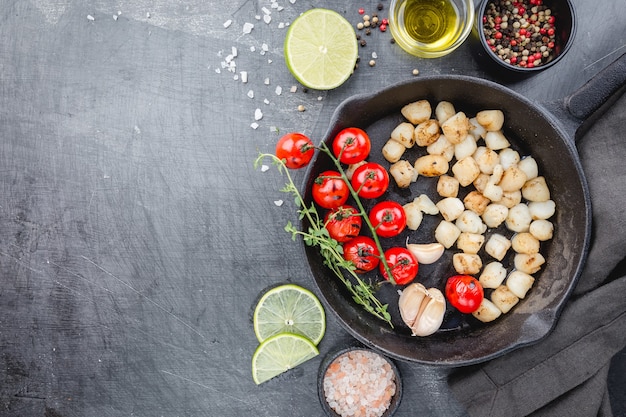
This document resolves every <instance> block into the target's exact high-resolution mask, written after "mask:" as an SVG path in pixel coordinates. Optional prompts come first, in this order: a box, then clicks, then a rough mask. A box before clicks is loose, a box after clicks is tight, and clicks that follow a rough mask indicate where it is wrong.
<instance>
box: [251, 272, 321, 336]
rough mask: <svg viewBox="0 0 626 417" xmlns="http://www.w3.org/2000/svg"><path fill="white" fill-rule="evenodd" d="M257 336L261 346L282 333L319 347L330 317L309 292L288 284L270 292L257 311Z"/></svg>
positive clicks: (256, 308)
mask: <svg viewBox="0 0 626 417" xmlns="http://www.w3.org/2000/svg"><path fill="white" fill-rule="evenodd" d="M253 323H254V333H255V334H256V337H257V339H258V340H259V342H263V341H264V340H265V339H267V338H268V337H270V336H273V335H276V334H279V333H294V334H299V335H301V336H304V337H306V338H308V339H309V340H310V341H311V342H313V344H315V345H317V344H318V343H319V342H320V341H321V340H322V337H323V336H324V332H325V331H326V315H325V314H324V308H323V307H322V304H321V303H320V301H319V300H318V299H317V297H316V296H315V295H314V294H313V293H312V292H311V291H309V290H307V289H305V288H302V287H300V286H298V285H294V284H285V285H280V286H278V287H274V288H272V289H271V290H269V291H267V292H266V293H265V294H263V296H262V297H261V299H260V300H259V302H258V303H257V305H256V307H255V309H254V317H253Z"/></svg>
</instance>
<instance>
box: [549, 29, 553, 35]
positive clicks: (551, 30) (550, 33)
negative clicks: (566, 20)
mask: <svg viewBox="0 0 626 417" xmlns="http://www.w3.org/2000/svg"><path fill="white" fill-rule="evenodd" d="M548 36H554V29H553V28H550V29H548Z"/></svg>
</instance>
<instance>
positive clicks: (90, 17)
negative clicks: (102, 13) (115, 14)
mask: <svg viewBox="0 0 626 417" xmlns="http://www.w3.org/2000/svg"><path fill="white" fill-rule="evenodd" d="M87 20H91V21H92V22H93V21H94V20H96V18H95V17H93V16H92V15H90V14H88V15H87Z"/></svg>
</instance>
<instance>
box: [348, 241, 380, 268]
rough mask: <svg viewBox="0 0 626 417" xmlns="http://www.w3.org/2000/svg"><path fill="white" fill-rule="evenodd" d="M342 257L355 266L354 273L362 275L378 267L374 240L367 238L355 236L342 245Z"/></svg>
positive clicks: (377, 254)
mask: <svg viewBox="0 0 626 417" xmlns="http://www.w3.org/2000/svg"><path fill="white" fill-rule="evenodd" d="M343 257H344V259H346V260H347V261H352V263H354V265H355V266H356V272H358V273H359V274H363V273H365V272H369V271H371V270H373V269H374V268H376V267H377V266H378V263H379V262H380V252H379V251H378V248H377V247H376V242H374V239H372V238H371V237H368V236H357V237H355V238H354V239H350V240H349V241H347V242H346V243H344V244H343Z"/></svg>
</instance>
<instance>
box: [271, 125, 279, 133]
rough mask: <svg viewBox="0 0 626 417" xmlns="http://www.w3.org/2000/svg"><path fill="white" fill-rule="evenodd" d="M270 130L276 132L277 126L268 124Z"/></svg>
mask: <svg viewBox="0 0 626 417" xmlns="http://www.w3.org/2000/svg"><path fill="white" fill-rule="evenodd" d="M270 132H278V128H277V127H276V126H270Z"/></svg>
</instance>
